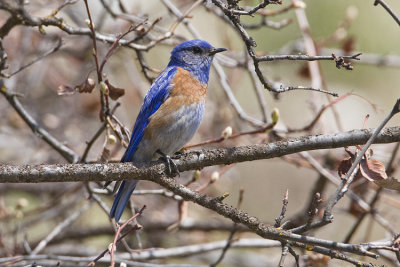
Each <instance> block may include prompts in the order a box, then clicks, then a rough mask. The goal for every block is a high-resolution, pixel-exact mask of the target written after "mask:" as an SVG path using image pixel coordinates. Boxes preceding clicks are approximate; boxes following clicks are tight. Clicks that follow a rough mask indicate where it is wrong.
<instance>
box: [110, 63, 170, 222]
mask: <svg viewBox="0 0 400 267" xmlns="http://www.w3.org/2000/svg"><path fill="white" fill-rule="evenodd" d="M177 70H178V69H177V68H176V67H167V68H166V69H165V70H164V71H163V72H162V73H161V74H160V76H158V78H157V79H156V80H155V81H154V83H153V84H152V85H151V87H150V89H149V92H148V93H147V95H146V96H145V98H144V101H143V105H142V108H141V109H140V112H139V115H138V117H137V119H136V122H135V126H134V127H133V131H132V136H131V140H130V141H129V146H128V148H127V149H126V151H125V154H124V156H123V157H122V159H121V162H130V161H133V156H134V154H135V151H136V150H137V148H138V145H139V143H140V140H142V137H143V133H144V130H145V129H146V127H147V125H148V124H149V122H150V120H149V118H150V116H151V115H153V114H154V112H156V111H157V110H158V108H159V107H160V106H161V104H162V103H163V102H164V101H165V100H166V99H167V98H168V96H169V90H170V88H171V81H172V79H173V78H174V75H175V73H176V72H177ZM137 182H138V181H137V180H133V181H123V182H122V184H121V186H120V188H119V189H118V193H117V195H116V197H115V199H114V203H113V206H112V208H111V210H110V217H111V218H115V220H116V221H117V222H118V221H119V219H120V218H121V215H122V213H123V211H124V209H125V206H126V205H127V204H128V202H129V198H130V196H131V194H132V192H133V190H135V187H136V184H137ZM106 185H107V184H106Z"/></svg>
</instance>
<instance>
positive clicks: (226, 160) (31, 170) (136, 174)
mask: <svg viewBox="0 0 400 267" xmlns="http://www.w3.org/2000/svg"><path fill="white" fill-rule="evenodd" d="M372 132H373V130H371V129H369V130H367V129H366V130H352V131H349V132H344V133H335V134H324V135H311V136H305V137H299V138H295V139H290V140H285V141H279V142H275V143H269V144H258V145H249V146H239V147H230V148H220V149H204V150H201V151H193V152H188V153H184V154H182V155H179V156H178V157H176V159H175V163H176V165H177V166H178V168H179V171H181V172H182V171H189V170H198V169H201V168H204V167H208V166H214V165H220V164H232V163H237V162H246V161H253V160H260V159H269V158H275V157H281V156H284V155H288V154H293V153H298V152H301V151H308V150H317V149H328V148H339V147H344V146H354V145H362V144H365V143H366V142H367V140H368V138H369V137H370V136H371V135H372ZM399 141H400V127H390V128H386V129H384V130H383V131H382V132H381V133H380V134H379V135H378V136H377V138H376V140H375V143H393V142H399ZM163 175H165V165H164V164H163V163H161V162H155V163H153V165H152V166H150V167H148V168H146V169H137V168H135V167H134V166H133V165H132V164H130V163H110V164H75V165H39V166H0V183H39V182H77V181H114V180H126V179H140V180H149V181H154V182H158V180H159V178H160V177H161V176H163Z"/></svg>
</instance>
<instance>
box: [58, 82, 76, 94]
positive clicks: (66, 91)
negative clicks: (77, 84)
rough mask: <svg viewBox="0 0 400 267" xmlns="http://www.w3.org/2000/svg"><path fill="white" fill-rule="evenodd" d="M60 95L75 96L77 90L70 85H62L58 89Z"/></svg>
mask: <svg viewBox="0 0 400 267" xmlns="http://www.w3.org/2000/svg"><path fill="white" fill-rule="evenodd" d="M57 94H58V95H73V94H75V89H74V88H72V87H70V86H68V85H63V84H62V85H60V86H58V88H57Z"/></svg>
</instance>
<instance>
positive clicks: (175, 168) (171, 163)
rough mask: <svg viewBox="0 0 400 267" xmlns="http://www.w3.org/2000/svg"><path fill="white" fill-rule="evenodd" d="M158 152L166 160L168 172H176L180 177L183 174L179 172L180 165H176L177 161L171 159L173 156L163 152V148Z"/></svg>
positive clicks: (170, 173)
mask: <svg viewBox="0 0 400 267" xmlns="http://www.w3.org/2000/svg"><path fill="white" fill-rule="evenodd" d="M156 152H157V153H158V154H159V155H161V158H162V159H163V160H164V161H165V165H167V171H168V174H169V175H172V174H173V173H176V174H178V176H179V177H180V176H181V175H180V173H179V170H178V166H176V164H175V162H174V161H173V160H172V159H171V157H170V156H169V155H167V154H165V153H163V152H162V151H161V150H157V151H156ZM171 167H172V168H171Z"/></svg>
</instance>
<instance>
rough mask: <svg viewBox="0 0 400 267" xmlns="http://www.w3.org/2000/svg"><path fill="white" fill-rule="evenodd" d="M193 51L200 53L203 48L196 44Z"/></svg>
mask: <svg viewBox="0 0 400 267" xmlns="http://www.w3.org/2000/svg"><path fill="white" fill-rule="evenodd" d="M192 51H193V53H195V54H200V53H201V52H202V50H201V48H200V47H198V46H195V47H193V48H192Z"/></svg>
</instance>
